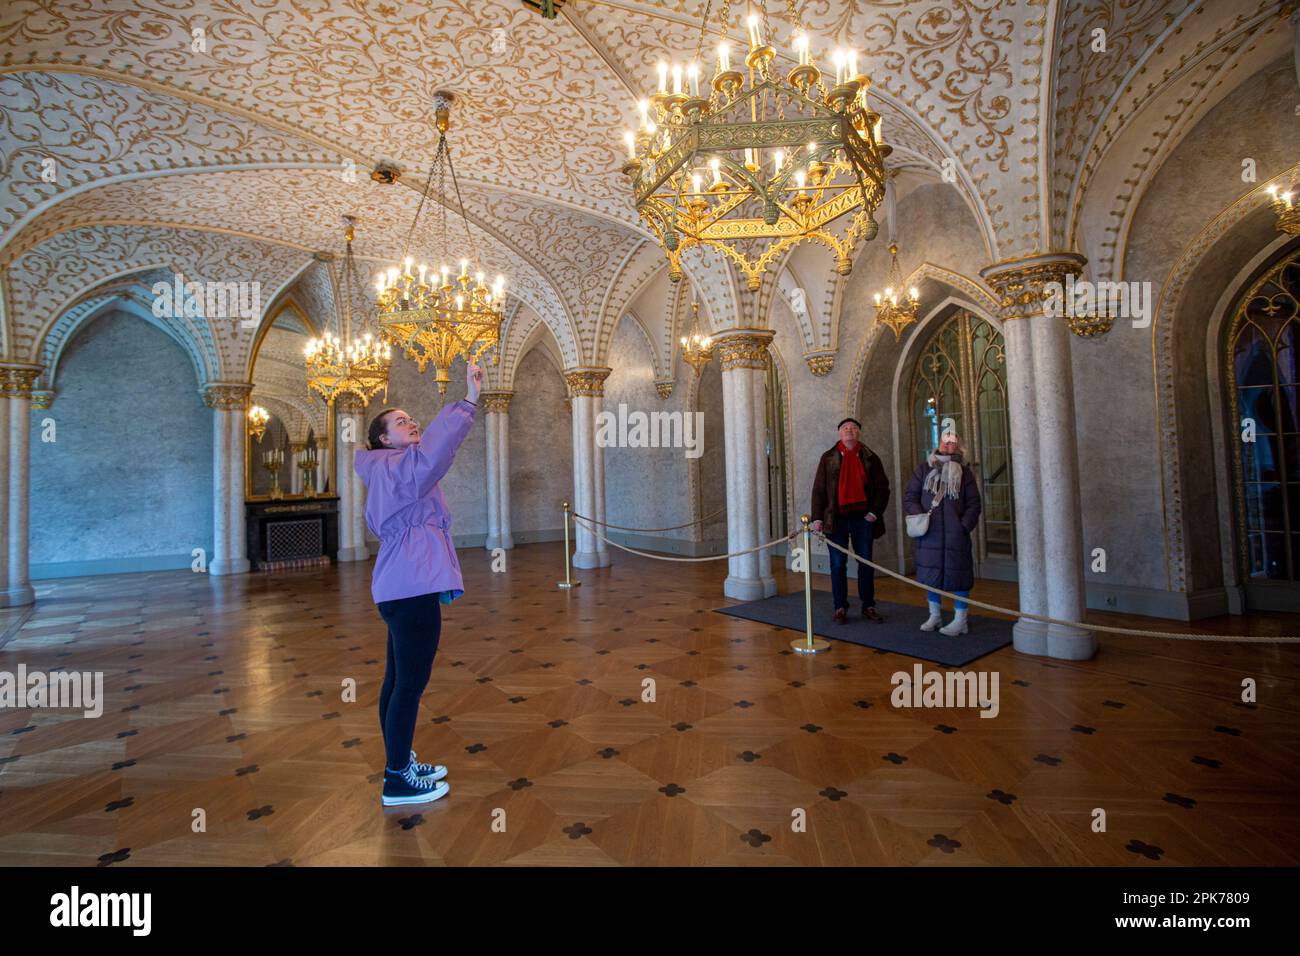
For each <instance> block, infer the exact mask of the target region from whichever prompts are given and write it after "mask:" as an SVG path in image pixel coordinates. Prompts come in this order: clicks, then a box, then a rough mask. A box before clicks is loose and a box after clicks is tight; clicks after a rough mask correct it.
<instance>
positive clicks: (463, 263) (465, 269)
mask: <svg viewBox="0 0 1300 956" xmlns="http://www.w3.org/2000/svg"><path fill="white" fill-rule="evenodd" d="M460 274H461V275H468V274H469V260H468V259H461V260H460Z"/></svg>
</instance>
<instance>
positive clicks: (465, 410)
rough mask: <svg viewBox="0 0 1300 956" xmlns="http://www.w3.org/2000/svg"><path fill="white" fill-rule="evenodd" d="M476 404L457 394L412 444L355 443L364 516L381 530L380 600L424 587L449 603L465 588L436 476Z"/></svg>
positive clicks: (376, 581) (375, 581)
mask: <svg viewBox="0 0 1300 956" xmlns="http://www.w3.org/2000/svg"><path fill="white" fill-rule="evenodd" d="M477 411H478V406H476V405H475V404H474V403H473V402H469V401H460V402H455V403H453V404H451V405H447V406H445V407H444V408H443V409H442V411H441V412H439V413H438V417H437V418H435V419H434V420H433V421H432V422H431V423H430V424H429V427H428V428H426V429H425V431H424V434H422V435H421V436H420V440H419V441H418V442H416V443H415V444H414V445H408V446H407V447H406V448H403V449H400V450H399V449H396V448H384V449H380V450H376V451H372V450H370V449H368V448H365V449H360V450H358V451H357V453H356V459H355V460H354V462H353V466H352V467H353V468H355V469H356V472H357V474H358V475H359V476H360V477H361V480H362V481H363V482H365V485H366V524H367V525H368V526H369V527H370V531H371V533H373V534H374V535H375V536H376V537H378V538H379V557H378V558H376V559H375V574H374V577H373V578H372V579H371V582H370V593H371V595H372V596H373V597H374V599H375V603H376V604H378V603H380V602H381V601H397V600H400V599H402V598H409V597H418V596H419V595H421V594H440V600H441V602H442V603H443V604H449V603H451V601H454V600H455V599H456V598H458V597H460V596H461V595H462V594H464V593H465V587H464V582H463V581H462V580H461V576H460V562H459V561H457V560H456V548H455V546H453V545H452V543H451V512H450V511H448V510H447V499H446V498H444V497H443V496H442V489H441V488H439V487H438V482H439V481H440V480H441V479H442V476H443V475H445V474H447V472H448V471H450V470H451V463H452V462H453V461H455V459H456V449H457V448H459V447H460V443H461V442H463V441H464V440H465V436H466V435H468V434H469V429H470V426H471V425H473V424H474V415H475V412H477ZM440 592H445V593H440Z"/></svg>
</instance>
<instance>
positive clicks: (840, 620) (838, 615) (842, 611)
mask: <svg viewBox="0 0 1300 956" xmlns="http://www.w3.org/2000/svg"><path fill="white" fill-rule="evenodd" d="M848 617H849V610H848V608H843V607H837V608H836V609H835V623H836V624H844V623H845V622H847V620H848Z"/></svg>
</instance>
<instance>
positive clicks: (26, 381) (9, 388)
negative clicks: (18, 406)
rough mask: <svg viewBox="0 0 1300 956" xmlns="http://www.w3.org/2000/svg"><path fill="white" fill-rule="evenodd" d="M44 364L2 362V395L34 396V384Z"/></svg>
mask: <svg viewBox="0 0 1300 956" xmlns="http://www.w3.org/2000/svg"><path fill="white" fill-rule="evenodd" d="M44 371H45V366H44V365H31V364H29V363H27V362H0V396H2V397H4V398H26V399H30V398H31V397H32V385H33V384H34V383H35V382H36V379H37V378H38V377H39V376H40V374H41V373H42V372H44Z"/></svg>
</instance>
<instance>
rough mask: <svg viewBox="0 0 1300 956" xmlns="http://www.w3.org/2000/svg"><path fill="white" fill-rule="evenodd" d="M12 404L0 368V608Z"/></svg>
mask: <svg viewBox="0 0 1300 956" xmlns="http://www.w3.org/2000/svg"><path fill="white" fill-rule="evenodd" d="M13 404H14V403H13V402H12V401H10V399H9V370H8V369H6V368H4V367H3V366H0V491H3V492H4V496H5V500H4V501H3V502H0V607H8V606H9V602H8V599H7V598H6V596H5V594H6V590H7V589H8V587H9V508H8V507H7V502H8V498H9V409H10V408H11V406H12V405H13Z"/></svg>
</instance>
